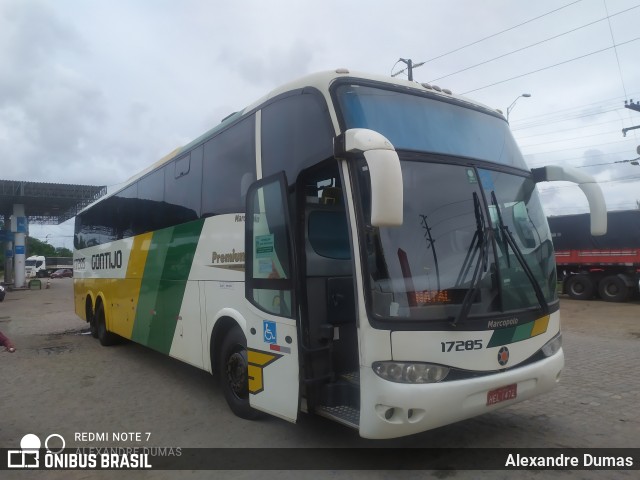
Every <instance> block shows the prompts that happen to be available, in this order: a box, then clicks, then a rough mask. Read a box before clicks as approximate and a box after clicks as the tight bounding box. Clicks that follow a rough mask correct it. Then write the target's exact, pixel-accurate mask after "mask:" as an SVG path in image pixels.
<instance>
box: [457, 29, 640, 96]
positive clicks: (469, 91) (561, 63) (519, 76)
mask: <svg viewBox="0 0 640 480" xmlns="http://www.w3.org/2000/svg"><path fill="white" fill-rule="evenodd" d="M638 40H640V37H636V38H633V39H631V40H627V41H626V42H621V43H618V44H617V45H613V46H611V47H607V48H602V49H600V50H596V51H595V52H591V53H587V54H585V55H580V56H579V57H574V58H571V59H569V60H565V61H564V62H558V63H555V64H553V65H549V66H547V67H542V68H539V69H537V70H533V71H531V72H527V73H523V74H521V75H516V76H515V77H511V78H507V79H505V80H500V81H499V82H494V83H491V84H489V85H485V86H484V87H478V88H474V89H473V90H468V91H466V92H463V93H462V95H467V94H468V93H472V92H477V91H478V90H483V89H485V88H489V87H493V86H495V85H500V84H501V83H506V82H510V81H511V80H516V79H518V78H522V77H526V76H527V75H532V74H534V73H538V72H542V71H544V70H549V69H551V68H555V67H558V66H560V65H564V64H567V63H571V62H575V61H576V60H580V59H582V58H586V57H590V56H591V55H595V54H597V53H602V52H606V51H607V50H611V49H613V48H616V47H620V46H622V45H626V44H627V43H632V42H636V41H638Z"/></svg>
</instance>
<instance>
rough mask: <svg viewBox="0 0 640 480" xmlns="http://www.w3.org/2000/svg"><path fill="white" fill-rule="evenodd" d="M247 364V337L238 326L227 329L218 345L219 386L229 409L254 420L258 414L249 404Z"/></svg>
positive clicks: (239, 415) (241, 416) (242, 416)
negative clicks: (220, 344) (220, 343)
mask: <svg viewBox="0 0 640 480" xmlns="http://www.w3.org/2000/svg"><path fill="white" fill-rule="evenodd" d="M248 366H249V364H248V361H247V339H246V338H245V336H244V333H242V330H240V328H239V327H234V328H232V329H231V330H229V332H228V333H227V335H226V336H225V338H224V340H223V341H222V346H221V347H220V356H219V361H218V375H219V380H220V386H221V387H222V393H223V394H224V398H225V399H226V401H227V404H228V405H229V408H230V409H231V411H232V412H233V413H234V414H235V415H237V416H238V417H240V418H244V419H247V420H254V419H256V418H258V417H259V416H260V414H259V412H258V411H257V410H254V409H253V408H251V405H250V404H249V375H248Z"/></svg>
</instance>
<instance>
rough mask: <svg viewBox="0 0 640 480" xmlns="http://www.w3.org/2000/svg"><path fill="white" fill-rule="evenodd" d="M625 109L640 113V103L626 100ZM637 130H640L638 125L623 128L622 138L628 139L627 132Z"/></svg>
mask: <svg viewBox="0 0 640 480" xmlns="http://www.w3.org/2000/svg"><path fill="white" fill-rule="evenodd" d="M624 108H628V109H630V110H635V111H636V112H640V102H636V103H633V98H632V99H631V100H629V101H628V102H627V101H626V100H625V101H624ZM636 128H640V125H636V126H635V127H628V128H623V129H622V136H623V137H626V136H627V132H628V131H629V130H635V129H636ZM639 148H640V147H639Z"/></svg>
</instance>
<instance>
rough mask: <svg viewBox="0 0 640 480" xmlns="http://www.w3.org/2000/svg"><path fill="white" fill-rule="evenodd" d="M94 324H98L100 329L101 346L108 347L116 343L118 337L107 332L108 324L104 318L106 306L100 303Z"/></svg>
mask: <svg viewBox="0 0 640 480" xmlns="http://www.w3.org/2000/svg"><path fill="white" fill-rule="evenodd" d="M94 323H96V327H97V329H98V340H100V345H102V346H103V347H108V346H110V345H113V344H114V343H116V340H117V337H116V336H115V335H114V334H113V333H111V332H110V331H109V330H107V322H106V321H105V318H104V306H103V305H102V303H99V304H98V306H97V307H96V313H95V315H94Z"/></svg>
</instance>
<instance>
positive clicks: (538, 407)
mask: <svg viewBox="0 0 640 480" xmlns="http://www.w3.org/2000/svg"><path fill="white" fill-rule="evenodd" d="M71 295H72V280H71V279H59V280H58V279H57V280H52V281H51V288H49V289H43V290H40V291H21V292H9V293H8V294H7V297H6V299H5V301H4V303H2V304H0V330H2V331H3V332H4V333H5V334H7V335H8V336H9V337H11V338H12V339H13V340H14V342H15V343H16V346H17V348H18V350H17V352H16V353H14V354H9V353H6V352H4V351H0V365H1V368H0V405H1V406H2V416H1V417H0V418H1V420H0V448H15V447H17V446H18V444H19V441H20V439H21V438H22V436H23V435H24V434H26V433H35V434H37V435H39V436H41V438H44V437H46V436H47V435H49V434H52V433H57V434H60V435H62V436H63V437H64V438H65V439H66V440H67V446H82V447H86V446H88V445H94V446H101V444H100V442H97V443H95V442H94V443H91V442H89V443H87V442H82V441H74V440H73V439H74V437H75V434H76V433H80V432H85V433H89V432H93V433H96V432H97V433H100V432H109V433H112V432H123V433H127V432H143V433H144V432H149V433H150V437H149V439H148V441H147V439H146V438H144V439H143V441H141V442H136V441H127V442H123V443H121V444H118V445H122V446H146V447H151V446H155V447H157V446H162V447H167V446H173V447H182V448H186V447H238V448H241V447H265V446H268V447H370V448H374V447H382V448H385V447H400V448H402V447H483V448H484V447H509V448H513V447H584V448H597V447H633V448H639V447H640V412H639V410H638V406H639V405H640V379H639V378H638V371H639V370H640V369H639V365H640V348H639V346H640V302H634V303H627V304H609V303H604V302H596V301H593V302H578V301H572V300H569V299H564V298H563V299H562V305H561V306H562V318H563V328H564V348H565V354H566V369H565V372H564V376H563V379H562V382H561V384H560V386H559V387H558V388H556V389H555V390H554V391H553V392H551V393H550V394H548V395H545V396H543V397H539V398H536V399H534V400H531V401H527V402H523V403H520V404H518V405H515V406H512V407H509V408H506V409H503V410H501V411H498V412H496V413H493V414H490V415H485V416H483V417H479V418H475V419H472V420H468V421H465V422H460V423H458V424H455V425H450V426H448V427H443V428H439V429H437V430H434V431H431V432H425V433H423V434H420V435H415V436H412V437H408V438H403V439H398V440H393V441H371V440H364V439H361V438H359V437H358V435H357V433H356V432H355V431H352V430H350V429H347V428H345V427H342V426H340V425H337V424H335V423H332V422H330V421H328V420H324V419H322V418H317V417H312V416H308V415H301V418H300V420H299V422H298V424H297V425H293V424H290V423H287V422H285V421H282V420H279V419H276V418H265V419H263V420H261V421H257V422H248V421H244V420H241V419H238V418H236V417H234V416H233V415H232V414H231V413H230V411H229V410H228V408H227V406H226V403H225V401H224V398H223V396H222V393H221V391H220V389H219V388H218V387H217V386H216V385H215V382H213V380H212V378H211V377H210V376H209V375H208V374H207V373H205V372H202V371H199V370H197V369H194V368H192V367H189V366H187V365H184V364H181V363H180V362H177V361H174V360H172V359H170V358H167V357H164V356H162V355H160V354H157V353H156V352H153V351H151V350H148V349H146V348H144V347H141V346H139V345H135V344H131V343H126V344H122V345H117V346H114V347H109V348H105V347H101V346H100V345H99V343H98V342H97V341H96V340H95V339H93V338H92V337H91V336H90V335H87V334H86V333H85V329H86V324H84V323H83V322H82V321H81V320H80V319H78V318H77V317H76V316H75V314H74V313H73V311H72V308H73V306H72V297H71ZM118 445H115V446H118ZM102 446H103V445H102ZM109 446H114V444H113V443H110V444H109ZM372 455H375V451H372ZM318 469H319V470H321V469H322V465H318ZM5 473H6V472H3V477H5V475H4V474H5ZM39 473H43V474H46V476H45V475H43V478H99V477H100V478H101V477H105V478H107V477H108V478H112V477H113V476H115V473H114V472H89V471H86V472H81V471H76V472H39ZM318 473H319V472H295V471H294V472H273V476H275V475H277V476H278V477H279V478H316V477H317V474H318ZM320 473H321V474H322V476H325V477H326V476H329V477H332V478H333V477H336V478H371V477H374V478H398V477H402V478H425V477H427V478H430V477H432V476H433V477H435V478H455V479H467V478H483V477H491V478H513V477H514V476H515V475H517V476H518V477H519V478H536V479H537V478H546V476H548V473H549V472H536V471H526V472H517V473H515V472H492V473H490V474H482V473H480V472H469V471H440V472H419V473H418V472H390V471H387V472H340V471H325V472H320ZM603 473H604V472H588V471H582V472H561V475H562V476H563V477H564V478H567V477H569V478H611V475H603ZM609 473H611V472H609ZM256 474H257V472H244V471H233V472H218V473H217V474H216V478H219V477H222V476H224V477H227V478H254V477H255V475H256ZM636 474H637V472H636ZM186 475H189V476H190V478H210V477H211V473H210V472H209V473H208V472H184V473H183V474H181V475H180V477H183V476H186ZM9 476H10V477H11V478H32V477H33V473H29V472H8V474H7V475H6V477H9ZM118 476H119V477H120V478H122V477H123V476H125V477H126V478H129V477H135V478H138V477H141V478H177V476H176V472H160V471H154V472H132V473H124V474H123V473H120V474H119V475H118ZM616 477H617V478H635V475H633V472H617V473H616Z"/></svg>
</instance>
